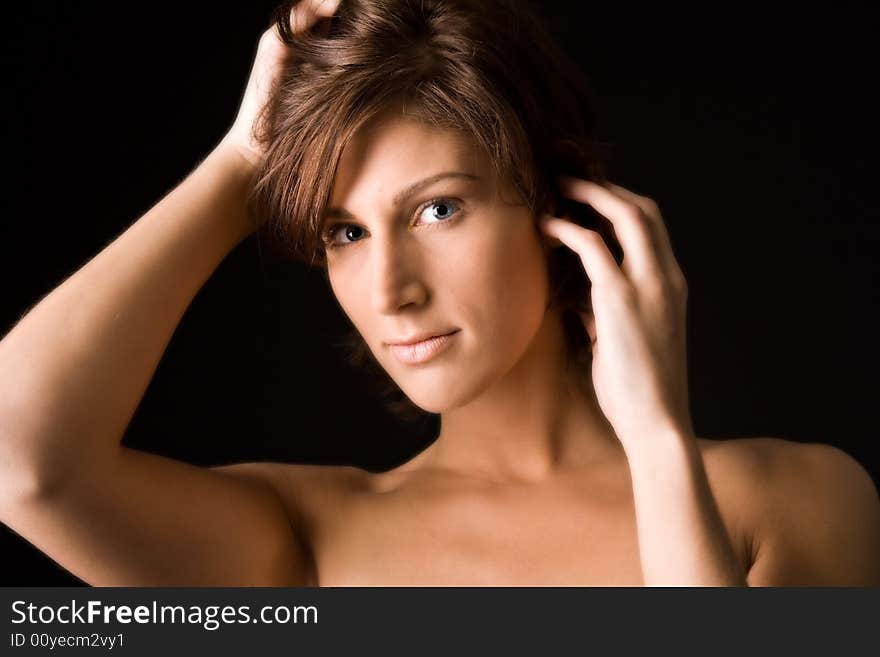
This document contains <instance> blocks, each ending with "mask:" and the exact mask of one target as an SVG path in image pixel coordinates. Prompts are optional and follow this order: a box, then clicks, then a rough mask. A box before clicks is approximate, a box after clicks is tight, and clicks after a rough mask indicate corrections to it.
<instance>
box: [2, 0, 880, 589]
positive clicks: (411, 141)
mask: <svg viewBox="0 0 880 657" xmlns="http://www.w3.org/2000/svg"><path fill="white" fill-rule="evenodd" d="M288 12H289V14H288ZM288 15H289V22H288ZM277 18H278V27H277V29H276V28H274V27H273V28H271V29H270V30H267V32H266V33H264V34H263V36H262V38H261V40H260V45H259V48H258V51H257V56H256V60H255V63H254V67H253V70H252V72H251V76H250V79H249V81H248V84H247V88H246V92H245V96H244V99H243V101H242V105H241V108H240V110H239V113H238V116H237V118H236V120H235V122H234V124H233V126H232V128H231V129H230V130H229V132H228V134H227V135H226V136H225V137H224V138H223V139H222V140H221V142H220V143H219V144H218V145H217V147H216V148H215V149H214V150H213V151H212V152H211V153H210V154H209V155H208V156H207V157H206V158H205V160H204V161H203V162H202V163H201V164H200V165H199V166H198V167H197V168H196V169H195V170H194V171H193V172H192V173H191V174H190V176H189V177H188V178H187V179H186V180H185V181H184V182H182V183H181V184H180V185H179V186H178V187H177V188H176V189H174V190H173V191H172V192H171V193H170V194H168V195H167V196H166V197H165V198H163V199H162V200H161V201H160V202H159V203H158V204H157V205H156V206H155V207H153V208H152V209H151V210H150V211H149V212H147V213H146V214H145V215H144V216H143V217H141V218H140V219H139V220H138V221H137V222H135V223H134V224H133V225H132V226H131V227H130V228H129V229H128V230H127V231H126V232H125V233H123V234H122V235H121V236H120V237H119V238H118V239H116V240H115V241H114V242H113V243H111V244H110V245H109V246H108V247H107V248H105V249H104V250H103V251H102V252H100V253H99V254H98V255H96V256H95V257H94V258H93V259H92V260H91V261H89V262H88V263H86V265H85V266H83V267H82V268H81V269H80V270H79V271H77V272H76V273H75V274H74V275H72V276H71V277H70V278H68V279H67V280H66V281H64V282H63V283H62V284H61V285H60V286H58V287H57V288H56V289H55V290H54V291H53V292H52V293H50V294H49V295H48V296H47V297H46V298H44V299H43V300H42V301H40V303H39V304H37V305H36V306H35V307H34V308H33V309H32V310H31V311H30V312H29V313H28V314H27V315H26V316H25V317H24V318H23V319H22V320H21V321H20V322H19V323H18V324H17V325H16V326H15V327H14V328H13V329H12V330H11V331H10V332H9V334H8V335H7V336H6V337H5V338H4V339H3V340H2V342H0V372H3V373H7V374H6V375H5V376H4V377H3V378H2V379H0V388H2V391H0V419H2V422H0V426H2V428H3V431H2V434H0V445H2V447H0V449H2V453H0V464H2V468H3V471H2V477H0V481H2V485H3V490H2V502H0V520H2V521H3V522H4V523H6V524H7V525H8V526H10V527H11V528H12V529H13V530H15V531H17V532H18V533H19V534H21V535H22V536H24V537H25V538H27V539H28V540H30V541H31V542H32V543H33V544H34V545H36V546H37V547H38V548H39V549H41V550H43V551H44V552H45V553H46V554H47V555H49V556H50V557H52V558H53V559H55V560H56V561H58V562H59V563H60V564H62V565H63V566H65V567H66V568H68V569H69V570H70V571H72V572H73V573H74V574H76V575H78V576H79V577H81V578H82V579H84V580H85V581H87V582H89V583H90V584H93V585H115V586H144V585H212V586H214V585H216V586H225V585H273V586H278V585H320V586H332V585H376V584H381V585H408V584H409V585H590V584H599V585H734V586H737V585H782V584H804V585H817V584H819V585H821V584H833V585H847V584H849V585H862V584H880V566H878V562H877V554H878V553H880V503H878V500H877V494H876V490H875V489H874V487H873V483H872V482H871V480H870V478H869V477H868V475H867V473H866V472H865V471H864V470H863V469H862V468H861V466H860V465H859V464H858V463H857V462H855V461H854V460H853V459H851V458H850V457H848V456H847V455H846V454H845V453H844V452H842V451H841V450H838V449H836V448H834V447H831V446H829V445H824V444H819V443H812V444H806V445H803V444H798V443H792V442H789V441H784V440H779V439H772V438H757V439H742V440H733V441H723V442H720V441H711V440H705V439H701V438H697V437H696V436H695V435H694V432H693V427H692V423H691V418H690V410H689V406H688V394H687V380H686V367H685V355H686V354H685V332H684V327H685V314H686V313H685V308H686V283H685V281H684V278H683V276H682V274H681V270H680V268H679V267H678V265H677V263H676V261H675V258H674V256H673V253H672V249H671V246H670V241H669V237H668V234H667V232H666V230H665V227H664V224H663V218H662V216H661V213H660V210H659V208H658V207H657V206H656V204H655V203H653V202H652V201H651V200H650V199H647V198H644V197H642V196H639V195H637V194H634V193H633V192H631V191H629V190H627V189H625V188H623V187H620V186H618V185H615V184H613V183H610V182H608V181H606V180H604V177H603V176H602V173H601V167H600V166H599V164H598V161H597V156H596V152H595V148H594V145H593V144H592V142H591V134H590V119H589V105H588V99H589V94H588V92H587V90H586V87H585V86H584V85H583V83H582V82H581V80H580V78H579V77H578V75H577V72H576V71H575V70H574V68H573V67H572V66H571V65H570V64H569V63H568V62H567V60H566V59H565V58H564V57H562V56H561V55H560V54H559V53H558V52H557V50H556V49H555V48H554V47H553V44H552V42H551V41H550V40H549V38H548V37H547V36H546V34H545V33H544V32H543V31H542V30H541V28H540V27H539V26H538V25H537V24H535V23H534V22H530V20H531V19H530V17H529V15H528V13H527V12H526V11H525V9H524V8H523V7H522V6H520V5H518V4H515V3H512V2H501V1H500V0H495V1H492V2H488V1H486V0H481V1H480V2H473V1H469V2H466V1H463V0H458V1H455V0H447V1H443V0H433V1H432V0H416V1H398V2H383V3H375V2H364V1H361V2H355V1H351V2H349V1H346V0H342V2H334V1H333V0H324V2H320V0H312V1H307V2H301V3H297V4H296V6H294V7H292V8H291V7H288V6H287V5H284V6H282V7H281V8H280V9H279V12H278V14H277ZM548 70H551V71H553V73H554V75H546V71H548ZM263 110H265V111H263ZM251 200H253V201H254V202H255V203H254V208H255V209H256V210H257V212H256V217H257V218H258V219H259V221H261V222H264V223H262V228H266V229H269V230H270V233H271V234H273V235H276V236H280V237H281V238H283V239H282V241H281V243H282V244H283V245H285V246H287V247H288V248H289V250H290V252H292V253H293V254H294V255H296V256H298V257H302V258H304V259H307V260H308V261H309V262H311V263H313V264H320V266H322V267H324V268H325V271H326V274H327V276H328V279H329V281H330V283H331V286H332V289H333V292H334V295H335V297H336V299H337V301H338V302H339V304H340V306H341V307H342V309H343V310H344V311H345V313H346V314H347V316H348V317H349V319H350V320H351V322H352V325H353V327H354V328H355V329H356V330H357V334H358V336H359V339H361V343H360V351H359V352H358V353H359V355H360V356H361V357H362V358H364V359H366V360H367V361H368V362H374V363H375V364H377V365H378V366H380V367H381V369H382V370H383V371H384V372H385V373H386V374H387V376H388V378H389V381H390V382H391V383H393V384H394V385H395V386H396V387H397V388H398V389H399V390H400V392H401V393H402V395H403V396H404V397H405V398H406V399H407V400H409V402H410V403H411V404H412V406H413V407H415V408H417V409H422V410H423V411H430V412H434V413H439V414H440V416H441V431H440V435H439V437H438V439H437V440H436V441H435V442H434V443H433V444H432V445H431V446H430V447H429V448H428V449H426V450H424V451H423V452H422V453H420V454H419V455H417V456H416V457H415V458H414V459H412V460H410V461H409V462H407V463H405V464H403V465H401V466H399V467H397V468H394V469H392V470H390V471H387V472H382V473H369V472H365V471H363V470H360V469H357V468H352V467H329V466H307V465H295V464H281V463H244V464H237V465H232V466H222V467H214V468H199V467H194V466H191V465H188V464H185V463H180V462H176V461H173V460H170V459H166V458H162V457H160V456H157V455H153V454H148V453H145V452H139V451H136V450H133V449H129V448H126V447H123V446H121V445H120V440H121V438H122V436H123V433H124V431H125V427H126V425H127V424H128V421H129V419H130V418H131V416H132V413H133V412H134V410H135V408H136V407H137V404H138V402H139V400H140V399H141V397H142V395H143V393H144V390H145V389H146V386H147V384H148V382H149V380H150V378H151V376H152V374H153V372H154V371H155V368H156V366H157V364H158V362H159V359H160V358H161V354H162V352H163V350H164V348H165V347H166V345H167V344H168V341H169V339H170V337H171V335H172V333H173V331H174V329H175V327H176V325H177V323H178V322H179V321H180V318H181V316H182V314H183V312H184V311H185V309H186V308H187V306H188V304H189V303H190V301H191V300H192V298H193V297H194V295H195V294H196V292H197V291H198V290H199V288H200V287H201V285H202V284H203V283H204V282H205V281H206V280H207V279H208V278H209V277H210V275H211V273H212V272H213V271H214V269H215V268H216V267H217V266H218V264H219V263H220V262H221V261H222V260H223V258H224V257H225V256H226V255H227V254H228V253H229V252H230V251H231V250H232V248H233V247H234V246H235V245H236V244H238V243H239V242H240V241H241V240H242V239H244V238H245V237H246V236H247V235H248V234H249V233H250V232H252V231H253V230H254V228H255V226H254V225H253V223H252V221H251V214H250V212H249V204H250V202H251ZM437 211H439V212H437ZM545 216H546V217H547V219H546V220H545V219H544V217H545ZM575 265H576V266H577V268H576V269H573V267H574V266H575ZM423 338H426V339H423ZM413 340H415V341H418V344H416V345H415V346H405V345H400V344H398V343H406V342H412V341H413ZM12 372H14V373H15V378H14V380H13V378H12V375H11V374H8V373H12Z"/></svg>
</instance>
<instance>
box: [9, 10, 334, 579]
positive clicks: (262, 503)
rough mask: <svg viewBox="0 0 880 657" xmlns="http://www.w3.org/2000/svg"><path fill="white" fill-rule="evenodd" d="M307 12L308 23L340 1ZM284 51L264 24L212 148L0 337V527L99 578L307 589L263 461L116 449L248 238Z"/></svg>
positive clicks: (303, 21) (293, 537) (299, 552)
mask: <svg viewBox="0 0 880 657" xmlns="http://www.w3.org/2000/svg"><path fill="white" fill-rule="evenodd" d="M300 7H301V8H302V9H300V8H297V9H295V10H294V15H293V17H292V18H293V20H292V24H293V25H295V26H299V29H305V28H306V27H308V26H310V25H311V24H312V23H314V21H315V20H316V19H317V17H318V16H320V15H323V16H327V15H330V13H332V9H334V8H335V4H333V3H324V4H321V5H319V9H316V8H315V5H314V3H309V2H306V3H303V4H301V5H300ZM298 11H300V12H309V15H307V16H300V19H299V22H297V15H296V12H298ZM282 53H283V44H282V43H281V41H280V40H279V39H278V37H277V33H276V32H275V30H274V28H270V29H269V30H267V31H266V33H264V34H263V37H262V38H261V40H260V44H259V47H258V49H257V54H256V58H255V62H254V67H253V69H252V71H251V77H250V79H249V81H248V85H247V88H246V91H245V95H244V98H243V100H242V104H241V107H240V110H239V114H238V116H237V118H236V121H235V123H234V124H233V127H232V128H231V129H230V131H229V133H228V134H227V135H226V137H224V139H223V140H222V141H221V142H220V144H219V145H218V146H217V147H216V148H215V149H214V150H213V151H211V153H210V154H209V155H208V156H207V157H206V158H205V159H204V160H203V161H202V162H201V164H199V166H198V167H197V168H196V169H195V170H193V171H192V172H191V173H190V174H189V176H188V177H187V178H186V179H185V180H184V181H183V182H181V183H180V184H179V185H178V186H177V187H176V188H175V189H173V190H172V191H171V192H170V193H169V194H168V195H167V196H165V197H164V198H163V199H161V200H160V201H159V202H158V203H157V204H156V205H155V206H154V207H153V208H151V209H150V210H149V211H148V212H147V213H146V214H145V215H144V216H143V217H141V218H140V219H138V220H137V221H136V222H135V223H134V224H132V225H131V226H130V227H129V228H128V229H127V230H126V231H125V232H123V233H122V234H121V235H120V236H119V237H117V238H116V239H115V240H114V241H113V242H112V243H110V244H109V245H108V246H107V247H106V248H104V249H103V250H102V251H101V252H100V253H98V254H97V255H96V256H95V257H94V258H92V259H91V260H90V261H89V262H87V263H86V264H85V265H84V266H83V267H82V268H81V269H79V270H78V271H77V272H75V273H74V274H73V275H71V276H70V277H69V278H67V279H66V280H65V281H63V282H62V283H61V284H60V285H59V286H58V287H57V288H55V289H54V290H53V291H52V292H50V293H49V294H48V295H47V296H46V297H44V298H43V299H42V300H41V301H40V302H39V303H38V304H36V305H35V306H34V307H33V308H32V309H31V310H30V311H29V312H28V313H26V314H25V315H24V317H23V318H21V319H20V320H19V322H18V323H17V324H16V325H15V326H14V327H13V328H12V330H11V331H10V332H9V333H8V334H7V335H6V336H5V337H4V338H3V339H2V340H0V521H2V522H3V523H4V524H6V525H8V526H9V527H10V528H11V529H12V530H14V531H15V532H17V533H18V534H20V535H21V536H23V537H24V538H25V539H27V540H28V541H29V542H31V543H32V544H33V545H35V546H36V547H37V548H38V549H40V550H41V551H43V552H44V553H46V554H47V555H48V556H49V557H51V558H52V559H54V560H55V561H56V562H58V563H59V564H61V565H62V566H64V567H65V568H67V569H68V570H70V571H71V572H72V573H74V574H75V575H77V576H78V577H80V578H81V579H83V580H84V581H86V582H88V583H90V584H92V585H112V586H159V585H194V586H198V585H210V586H224V585H226V586H234V585H274V586H278V585H285V586H289V585H302V584H304V583H306V577H307V575H306V573H307V566H306V559H305V556H304V555H305V551H304V549H303V546H302V545H301V543H300V542H299V540H298V538H297V533H296V529H297V528H295V527H292V526H291V522H290V515H289V512H288V510H286V508H285V506H284V504H283V503H282V501H281V498H280V497H279V495H278V493H277V492H276V490H275V489H274V488H273V487H272V485H271V484H270V483H269V477H268V476H266V475H267V473H266V472H265V471H264V470H263V467H264V465H263V464H239V465H238V466H228V467H224V468H216V469H206V468H200V467H196V466H191V465H189V464H186V463H183V462H179V461H175V460H172V459H168V458H164V457H161V456H158V455H154V454H150V453H147V452H142V451H138V450H134V449H130V448H126V447H124V446H122V445H121V444H120V442H121V439H122V437H123V435H124V433H125V429H126V427H127V426H128V424H129V422H130V420H131V417H132V415H133V414H134V411H135V409H136V408H137V406H138V404H139V403H140V400H141V398H142V396H143V394H144V392H145V390H146V388H147V385H148V384H149V382H150V379H151V378H152V376H153V374H154V372H155V370H156V366H157V365H158V363H159V360H160V359H161V357H162V354H163V352H164V351H165V348H166V347H167V345H168V343H169V341H170V339H171V336H172V335H173V333H174V330H175V328H176V327H177V325H178V323H179V322H180V320H181V317H182V316H183V314H184V312H185V310H186V308H187V306H188V305H189V304H190V302H191V301H192V299H193V297H194V296H195V294H196V293H197V292H198V291H199V289H200V288H201V287H202V285H203V284H204V283H205V282H206V281H207V279H208V278H209V277H210V276H211V274H212V273H213V272H214V270H215V269H216V267H217V266H218V265H219V264H220V262H221V261H222V260H223V259H224V258H225V257H226V255H227V254H228V253H229V252H230V251H231V250H232V249H233V248H234V247H235V246H236V245H237V244H238V243H239V242H240V241H241V240H242V239H244V238H245V237H246V236H247V235H248V234H249V233H250V232H251V230H252V229H253V226H252V225H251V222H250V219H249V213H248V210H247V197H248V193H249V191H250V187H251V185H252V183H253V174H254V172H255V169H256V164H257V163H258V162H259V158H260V157H261V153H259V152H258V151H256V150H255V145H254V143H253V142H252V141H250V127H251V125H252V122H253V120H254V117H255V113H256V111H257V110H258V109H259V107H261V106H262V104H263V103H264V102H265V99H266V97H267V94H268V93H269V91H270V89H271V80H272V75H274V74H276V71H277V70H278V69H277V65H278V63H279V58H280V57H281V56H282ZM181 439H183V440H185V439H186V437H185V436H181Z"/></svg>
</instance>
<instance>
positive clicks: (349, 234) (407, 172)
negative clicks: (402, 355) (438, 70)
mask: <svg viewBox="0 0 880 657" xmlns="http://www.w3.org/2000/svg"><path fill="white" fill-rule="evenodd" d="M476 151H477V149H476V148H474V147H473V145H472V144H470V143H469V142H468V140H467V139H465V138H463V137H461V136H460V135H459V134H458V133H456V132H453V131H446V130H441V129H438V128H436V127H433V126H430V125H427V124H424V123H421V122H418V121H416V120H415V119H413V118H407V117H404V116H400V115H390V116H385V117H382V118H379V119H377V120H375V121H374V122H372V123H371V124H370V125H368V126H366V127H365V128H364V129H363V130H362V131H361V132H359V133H358V135H357V136H356V138H355V139H353V140H352V141H351V142H350V143H349V145H348V146H347V148H346V150H345V152H344V153H343V156H342V159H341V160H340V164H339V168H338V170H337V175H336V179H335V181H334V187H333V191H332V194H331V199H330V203H329V205H328V212H327V214H326V220H325V224H324V228H323V236H324V239H325V240H327V241H329V244H327V268H328V276H329V280H330V284H331V287H332V288H333V292H334V294H335V295H336V298H337V300H338V302H339V304H340V306H341V307H342V309H343V310H344V311H345V313H346V314H347V315H348V317H349V319H350V320H351V321H352V323H353V324H354V326H355V327H356V328H357V330H358V331H359V332H360V334H361V336H362V337H363V338H364V340H365V341H366V343H367V344H368V346H369V348H370V349H371V351H372V353H373V354H374V355H375V357H376V359H377V360H378V362H379V363H380V364H381V365H382V367H383V368H384V369H385V370H386V371H387V372H388V373H389V375H390V376H391V377H392V378H393V379H394V381H395V382H396V383H397V385H398V386H400V388H401V390H403V392H404V393H405V394H406V395H407V396H408V397H409V398H410V399H411V400H412V401H413V402H414V403H415V404H417V405H418V406H420V407H421V408H423V409H425V410H427V411H430V412H434V413H440V412H443V411H445V410H448V409H452V408H455V407H457V406H460V405H463V404H465V403H467V402H469V401H470V400H472V399H474V398H475V397H476V396H478V395H479V394H480V393H481V392H483V391H484V390H486V389H487V388H488V387H489V386H490V385H492V383H494V382H495V381H497V380H498V379H500V378H501V377H502V376H503V375H504V374H505V373H507V372H508V371H509V370H510V369H511V368H512V367H513V366H514V365H515V364H516V363H517V361H518V360H519V359H520V358H521V356H522V355H523V354H524V353H525V351H526V349H527V348H528V346H529V344H530V343H531V341H532V339H533V338H534V337H535V335H536V334H537V332H538V330H539V328H540V326H541V323H542V321H543V320H544V314H545V307H546V305H547V298H548V297H547V295H548V279H547V270H546V256H545V253H546V252H545V250H544V247H543V244H542V240H541V237H540V235H539V232H538V229H537V228H536V226H535V223H534V217H533V215H532V213H531V212H530V211H529V210H528V208H527V207H525V206H523V205H516V204H515V203H518V201H516V200H515V198H516V195H515V194H514V192H513V191H512V190H510V189H501V188H500V187H499V184H498V181H497V180H495V179H494V177H492V172H491V169H490V167H489V166H488V165H487V163H486V162H485V161H484V160H483V159H482V158H481V157H480V156H479V155H478V154H477V152H476ZM446 173H454V174H463V175H455V176H445V177H441V176H440V174H446ZM428 179H431V180H433V182H430V183H428V184H426V185H424V186H419V187H418V188H417V189H415V190H414V191H411V192H410V193H408V194H401V192H403V191H404V190H407V189H408V188H410V187H411V186H414V185H416V184H417V183H421V182H422V181H425V180H428ZM452 330H456V331H457V332H456V333H455V334H454V335H452V336H451V337H450V338H449V339H448V341H447V344H446V345H445V348H444V349H443V350H442V351H441V352H439V353H437V354H436V355H435V356H434V357H432V358H430V359H429V360H427V361H425V362H421V363H411V362H404V361H402V360H401V359H399V358H398V357H397V356H396V355H395V350H393V349H392V348H391V347H390V346H389V345H388V344H387V343H388V342H395V341H402V340H405V339H407V338H410V337H411V336H414V335H437V334H442V333H448V332H449V331H452Z"/></svg>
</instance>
